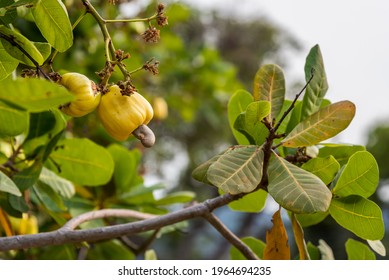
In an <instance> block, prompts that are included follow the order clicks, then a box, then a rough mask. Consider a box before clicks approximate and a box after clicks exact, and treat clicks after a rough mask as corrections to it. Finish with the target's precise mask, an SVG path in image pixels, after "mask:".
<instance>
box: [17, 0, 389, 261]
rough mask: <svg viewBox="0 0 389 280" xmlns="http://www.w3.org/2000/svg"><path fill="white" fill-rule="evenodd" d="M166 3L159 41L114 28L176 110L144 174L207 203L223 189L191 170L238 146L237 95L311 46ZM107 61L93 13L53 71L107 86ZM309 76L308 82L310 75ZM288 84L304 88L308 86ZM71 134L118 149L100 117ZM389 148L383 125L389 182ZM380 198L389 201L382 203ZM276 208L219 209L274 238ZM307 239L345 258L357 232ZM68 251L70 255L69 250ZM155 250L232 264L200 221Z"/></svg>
mask: <svg viewBox="0 0 389 280" xmlns="http://www.w3.org/2000/svg"><path fill="white" fill-rule="evenodd" d="M64 2H65V4H66V6H67V8H68V11H69V16H70V18H71V21H72V22H74V21H75V20H76V19H77V18H78V17H79V15H80V14H81V13H82V11H83V10H84V9H83V6H82V4H81V1H76V0H66V1H64ZM99 2H100V3H99ZM106 2H107V1H105V0H99V1H92V3H94V4H96V7H99V8H100V9H101V10H100V12H101V14H102V15H103V17H105V18H106V19H115V18H144V17H148V16H150V15H152V14H153V13H154V12H155V8H156V5H157V2H155V1H140V0H139V1H137V0H134V1H130V0H129V1H117V3H116V5H107V4H106ZM188 2H189V1H188ZM165 4H166V6H167V8H166V14H167V16H168V21H169V25H167V26H164V27H162V28H161V39H160V41H159V42H158V43H145V42H144V41H143V40H142V37H141V34H142V33H143V32H144V31H145V29H146V28H147V25H146V24H144V23H139V22H138V23H132V24H112V25H109V30H110V32H111V35H112V38H113V41H114V44H115V47H116V48H117V49H121V50H123V51H125V52H128V53H130V55H131V58H130V59H128V60H126V61H125V63H126V65H127V68H128V69H129V70H132V69H137V68H139V67H141V66H142V65H143V64H144V63H146V61H148V60H150V59H151V58H154V60H155V61H159V62H160V64H159V75H152V74H151V73H149V72H145V71H140V72H136V73H134V75H133V82H134V84H135V86H136V87H137V89H138V91H139V92H140V93H142V94H143V95H145V96H146V97H147V98H148V99H149V100H150V101H151V102H152V101H153V99H154V98H156V97H162V98H164V99H165V100H166V102H167V104H168V108H169V116H168V118H166V119H164V120H154V121H152V123H151V124H150V127H151V128H152V129H153V131H154V132H155V134H156V136H157V142H156V145H155V146H154V147H153V148H152V149H148V150H147V151H145V152H144V154H143V157H142V159H141V162H142V164H141V165H140V167H139V171H140V173H141V174H142V175H143V177H144V179H145V184H146V185H153V184H156V183H161V182H162V183H164V184H165V186H166V188H165V189H163V190H158V191H162V192H171V191H173V190H174V191H177V190H190V191H194V192H195V193H196V194H197V196H196V200H198V201H203V200H205V199H207V198H209V197H212V196H214V195H216V194H217V193H216V190H215V189H213V188H211V187H206V186H204V185H202V184H200V183H199V182H196V181H194V180H192V179H191V172H192V170H193V169H194V167H196V166H197V165H198V164H200V163H202V162H204V161H205V160H207V159H209V158H210V157H211V156H213V155H215V154H217V153H218V152H220V151H221V150H224V149H225V148H227V147H228V146H230V145H233V144H234V143H235V142H234V138H233V136H232V133H231V131H230V128H229V124H228V119H227V102H228V100H229V98H230V96H231V95H232V94H233V93H234V92H235V91H236V90H237V89H241V88H244V89H247V90H248V91H252V80H253V77H254V75H255V72H256V71H257V69H258V68H259V66H261V65H262V64H264V63H267V62H271V63H276V64H279V65H280V66H281V67H282V68H287V67H288V61H287V60H285V56H284V53H285V51H289V52H290V51H292V52H293V51H294V52H299V51H300V49H301V46H300V43H299V41H298V39H297V38H295V37H294V36H293V35H291V34H289V33H288V32H286V31H285V30H283V29H282V28H281V27H279V26H276V25H275V24H274V23H272V22H271V21H269V20H268V19H266V18H264V17H258V18H256V19H245V18H240V17H239V14H238V13H237V14H236V17H232V16H231V15H225V14H223V13H220V12H219V11H217V10H209V11H208V10H207V11H204V10H197V9H195V8H194V7H191V6H190V5H189V4H188V3H184V2H180V1H172V2H170V3H169V2H166V3H165ZM15 26H17V28H19V29H20V30H21V31H22V33H23V34H26V35H27V37H29V39H32V40H35V41H39V40H40V39H42V38H40V37H39V36H40V35H39V34H40V33H39V31H38V30H35V29H33V25H28V24H25V22H24V20H22V19H20V20H19V22H17V23H16V24H15ZM104 63H105V60H104V46H103V40H102V36H101V33H100V30H99V28H98V26H97V24H96V22H95V21H94V20H93V18H92V17H90V16H86V17H85V18H84V20H83V21H82V22H81V23H80V24H79V25H78V26H77V27H76V28H75V30H74V45H73V47H72V48H71V49H70V50H69V51H67V52H66V53H64V54H59V55H58V56H57V57H56V59H55V62H54V65H53V66H54V70H56V71H60V72H79V73H82V74H85V75H87V76H88V77H90V78H91V79H92V80H95V81H96V82H97V81H98V76H97V75H96V72H98V71H100V70H101V69H103V67H104ZM286 78H288V77H286ZM301 78H302V79H303V78H304V77H303V69H301ZM120 79H121V74H120V73H119V72H116V73H115V74H114V75H113V77H112V80H111V81H112V82H116V81H118V80H120ZM288 83H289V84H294V83H295V84H296V85H299V84H300V83H301V81H288ZM292 90H294V87H293V86H292ZM295 93H296V92H292V94H295ZM68 133H72V134H73V135H75V136H76V137H88V138H90V139H92V140H93V141H95V142H97V143H99V144H101V145H104V146H108V145H109V144H112V143H114V142H115V140H113V139H112V138H110V137H109V136H108V135H107V134H106V133H105V132H104V130H103V129H102V127H101V125H100V124H99V122H98V121H97V116H96V115H95V114H90V115H88V116H86V117H83V118H77V119H72V120H70V121H69V124H68ZM388 141H389V127H380V128H377V129H376V130H374V131H372V132H371V135H370V138H369V143H368V149H369V150H370V151H371V152H372V153H373V154H374V156H375V157H376V158H377V161H378V163H379V164H380V169H381V177H382V179H388V177H389V165H388V164H386V162H387V159H388V158H389V148H388V145H387V143H388ZM123 145H124V146H126V147H128V148H133V147H136V148H139V149H140V150H142V148H141V147H140V146H139V144H138V142H136V141H131V140H129V141H127V142H125V143H123ZM137 157H138V156H137ZM93 191H95V190H93ZM156 195H157V196H158V192H157V193H156ZM377 201H379V202H380V204H383V203H384V202H383V201H381V200H380V198H379V197H377ZM269 204H271V203H269ZM386 205H387V204H386ZM268 206H269V205H268ZM382 207H383V206H382ZM272 211H273V210H269V211H268V212H267V211H266V209H265V211H264V212H262V213H259V214H242V213H237V212H232V211H230V210H229V209H227V208H223V209H218V210H217V211H216V214H218V215H219V216H220V218H221V219H222V220H223V221H224V222H225V223H226V224H227V226H229V227H230V228H231V229H232V230H233V231H234V232H236V233H237V234H238V235H239V236H247V235H253V236H255V237H259V238H260V239H262V240H265V232H266V229H268V228H269V227H270V225H271V222H270V220H271V215H272V213H273V212H274V211H273V212H272ZM383 211H384V215H388V214H387V212H388V211H387V207H386V208H384V207H383ZM306 235H307V239H310V240H312V242H313V243H314V244H315V245H317V242H318V240H319V239H320V238H322V239H325V240H326V242H327V243H328V244H329V245H330V246H331V247H332V248H333V250H334V253H335V257H336V258H345V256H346V255H345V250H344V242H345V240H346V239H347V237H348V236H349V233H348V232H346V231H345V230H342V229H341V228H340V227H338V226H336V225H335V224H334V222H333V221H331V220H328V219H327V220H326V221H324V222H323V223H322V224H321V225H319V226H314V227H311V228H308V229H307V232H306ZM289 236H292V234H290V235H289ZM290 241H291V243H292V242H293V240H290ZM118 244H119V243H118V242H116V241H109V242H104V243H102V246H100V247H98V248H97V249H96V248H94V249H93V248H92V249H91V251H90V252H92V253H93V254H92V253H90V254H92V255H93V256H92V255H89V257H90V258H132V257H133V255H132V254H131V253H129V251H128V250H125V249H123V248H122V247H121V246H120V245H118ZM386 244H387V243H386ZM64 247H66V248H68V247H69V248H68V250H63V248H64ZM64 247H62V251H61V252H62V254H64V258H65V257H75V256H73V254H74V252H73V251H72V250H71V249H70V247H71V246H64ZM153 247H154V248H155V249H156V251H157V255H158V257H159V258H161V259H196V258H199V259H220V258H221V259H223V258H228V257H229V256H228V251H229V246H228V245H227V243H226V242H225V241H224V240H223V238H222V237H221V236H220V235H219V234H218V233H217V232H215V231H214V230H213V229H212V228H211V227H209V226H208V225H207V224H206V223H204V222H202V221H201V220H193V221H191V223H189V226H188V227H187V228H185V227H183V228H181V227H180V228H179V229H178V230H175V231H171V232H170V233H169V234H166V235H164V236H163V238H161V239H157V241H156V242H155V243H154V245H153ZM53 252H55V250H50V251H48V252H46V255H47V256H46V255H45V256H42V258H58V257H53V255H50V254H53ZM107 252H110V253H109V255H106V254H107ZM129 254H130V255H129ZM65 255H66V256H65Z"/></svg>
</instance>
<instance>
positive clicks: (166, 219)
mask: <svg viewBox="0 0 389 280" xmlns="http://www.w3.org/2000/svg"><path fill="white" fill-rule="evenodd" d="M243 196H244V194H239V195H230V194H225V195H222V196H218V197H215V198H212V199H209V200H207V201H205V202H203V203H199V204H196V205H193V206H190V207H187V208H184V209H181V210H178V211H175V212H172V213H169V214H166V215H163V216H157V217H155V216H154V217H152V218H148V219H146V220H143V221H136V222H131V223H126V224H120V225H114V226H106V227H99V228H94V229H81V230H74V228H75V227H77V226H78V225H79V224H80V223H82V222H84V221H87V220H90V219H95V218H97V217H99V218H102V217H107V216H108V213H109V212H108V210H109V209H105V210H98V211H92V212H88V213H85V214H82V215H81V217H76V218H73V219H72V220H70V221H69V222H68V223H66V224H65V225H64V226H63V227H62V228H60V229H58V230H55V231H51V232H44V233H38V234H27V235H17V236H12V237H2V238H0V251H8V250H17V249H26V248H33V247H43V246H50V245H62V244H69V243H79V242H85V241H86V242H93V241H98V240H107V239H112V238H117V237H120V236H123V235H133V234H137V233H141V232H146V231H149V230H156V229H159V228H162V227H164V226H168V225H172V224H176V223H178V222H181V221H185V220H189V219H193V218H195V217H202V216H204V215H206V214H207V213H210V212H212V211H213V210H214V209H216V208H219V207H221V206H224V205H226V204H228V203H230V202H231V201H234V200H236V199H239V198H241V197H243ZM112 210H114V211H116V213H119V212H117V211H118V210H120V209H112ZM122 211H130V210H122ZM95 212H97V213H103V214H95ZM104 213H105V214H104ZM123 213H124V212H123ZM111 214H113V212H111ZM130 216H131V217H134V216H133V215H128V216H127V217H130ZM88 217H89V218H88ZM121 217H123V216H121Z"/></svg>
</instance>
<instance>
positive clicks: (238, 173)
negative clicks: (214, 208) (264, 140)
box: [207, 145, 263, 194]
mask: <svg viewBox="0 0 389 280" xmlns="http://www.w3.org/2000/svg"><path fill="white" fill-rule="evenodd" d="M262 165H263V151H262V148H261V147H258V146H254V145H250V146H234V147H232V148H230V149H229V150H228V151H227V152H225V153H224V154H223V155H221V156H220V157H219V159H218V160H217V161H216V162H215V163H213V164H212V165H211V166H210V167H209V169H208V172H207V178H208V180H209V181H210V182H211V183H212V184H213V185H214V186H216V187H218V188H221V189H222V190H223V192H226V193H230V194H239V193H249V192H251V191H253V190H254V189H255V188H256V187H257V186H258V184H259V182H260V181H261V179H262Z"/></svg>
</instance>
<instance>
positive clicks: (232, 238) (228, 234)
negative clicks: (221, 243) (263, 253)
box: [203, 213, 259, 260]
mask: <svg viewBox="0 0 389 280" xmlns="http://www.w3.org/2000/svg"><path fill="white" fill-rule="evenodd" d="M203 217H204V218H205V219H206V220H207V221H208V222H209V223H210V224H211V225H212V226H213V227H214V228H215V229H216V230H217V231H218V232H219V233H220V234H221V235H223V237H224V238H225V239H227V241H228V242H230V243H231V244H232V245H234V246H235V247H236V248H237V249H238V250H239V251H240V252H241V253H242V254H243V255H244V256H245V257H246V258H247V259H248V260H258V259H259V258H258V256H257V255H256V254H255V253H254V252H253V251H252V250H251V249H250V247H248V246H247V245H246V244H244V243H243V242H242V240H240V239H239V238H238V237H237V236H236V235H235V234H234V233H233V232H232V231H230V230H229V229H228V228H227V227H226V226H225V225H224V224H223V223H222V222H221V221H220V220H219V218H218V217H216V216H215V215H214V214H212V213H206V214H205V215H204V216H203Z"/></svg>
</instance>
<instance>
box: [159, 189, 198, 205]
mask: <svg viewBox="0 0 389 280" xmlns="http://www.w3.org/2000/svg"><path fill="white" fill-rule="evenodd" d="M195 197H196V194H195V193H194V192H190V191H180V192H174V193H171V194H168V195H166V196H164V197H162V198H160V199H158V200H157V201H156V202H155V205H158V206H163V205H170V204H174V203H188V202H191V201H192V200H193V199H194V198H195Z"/></svg>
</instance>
